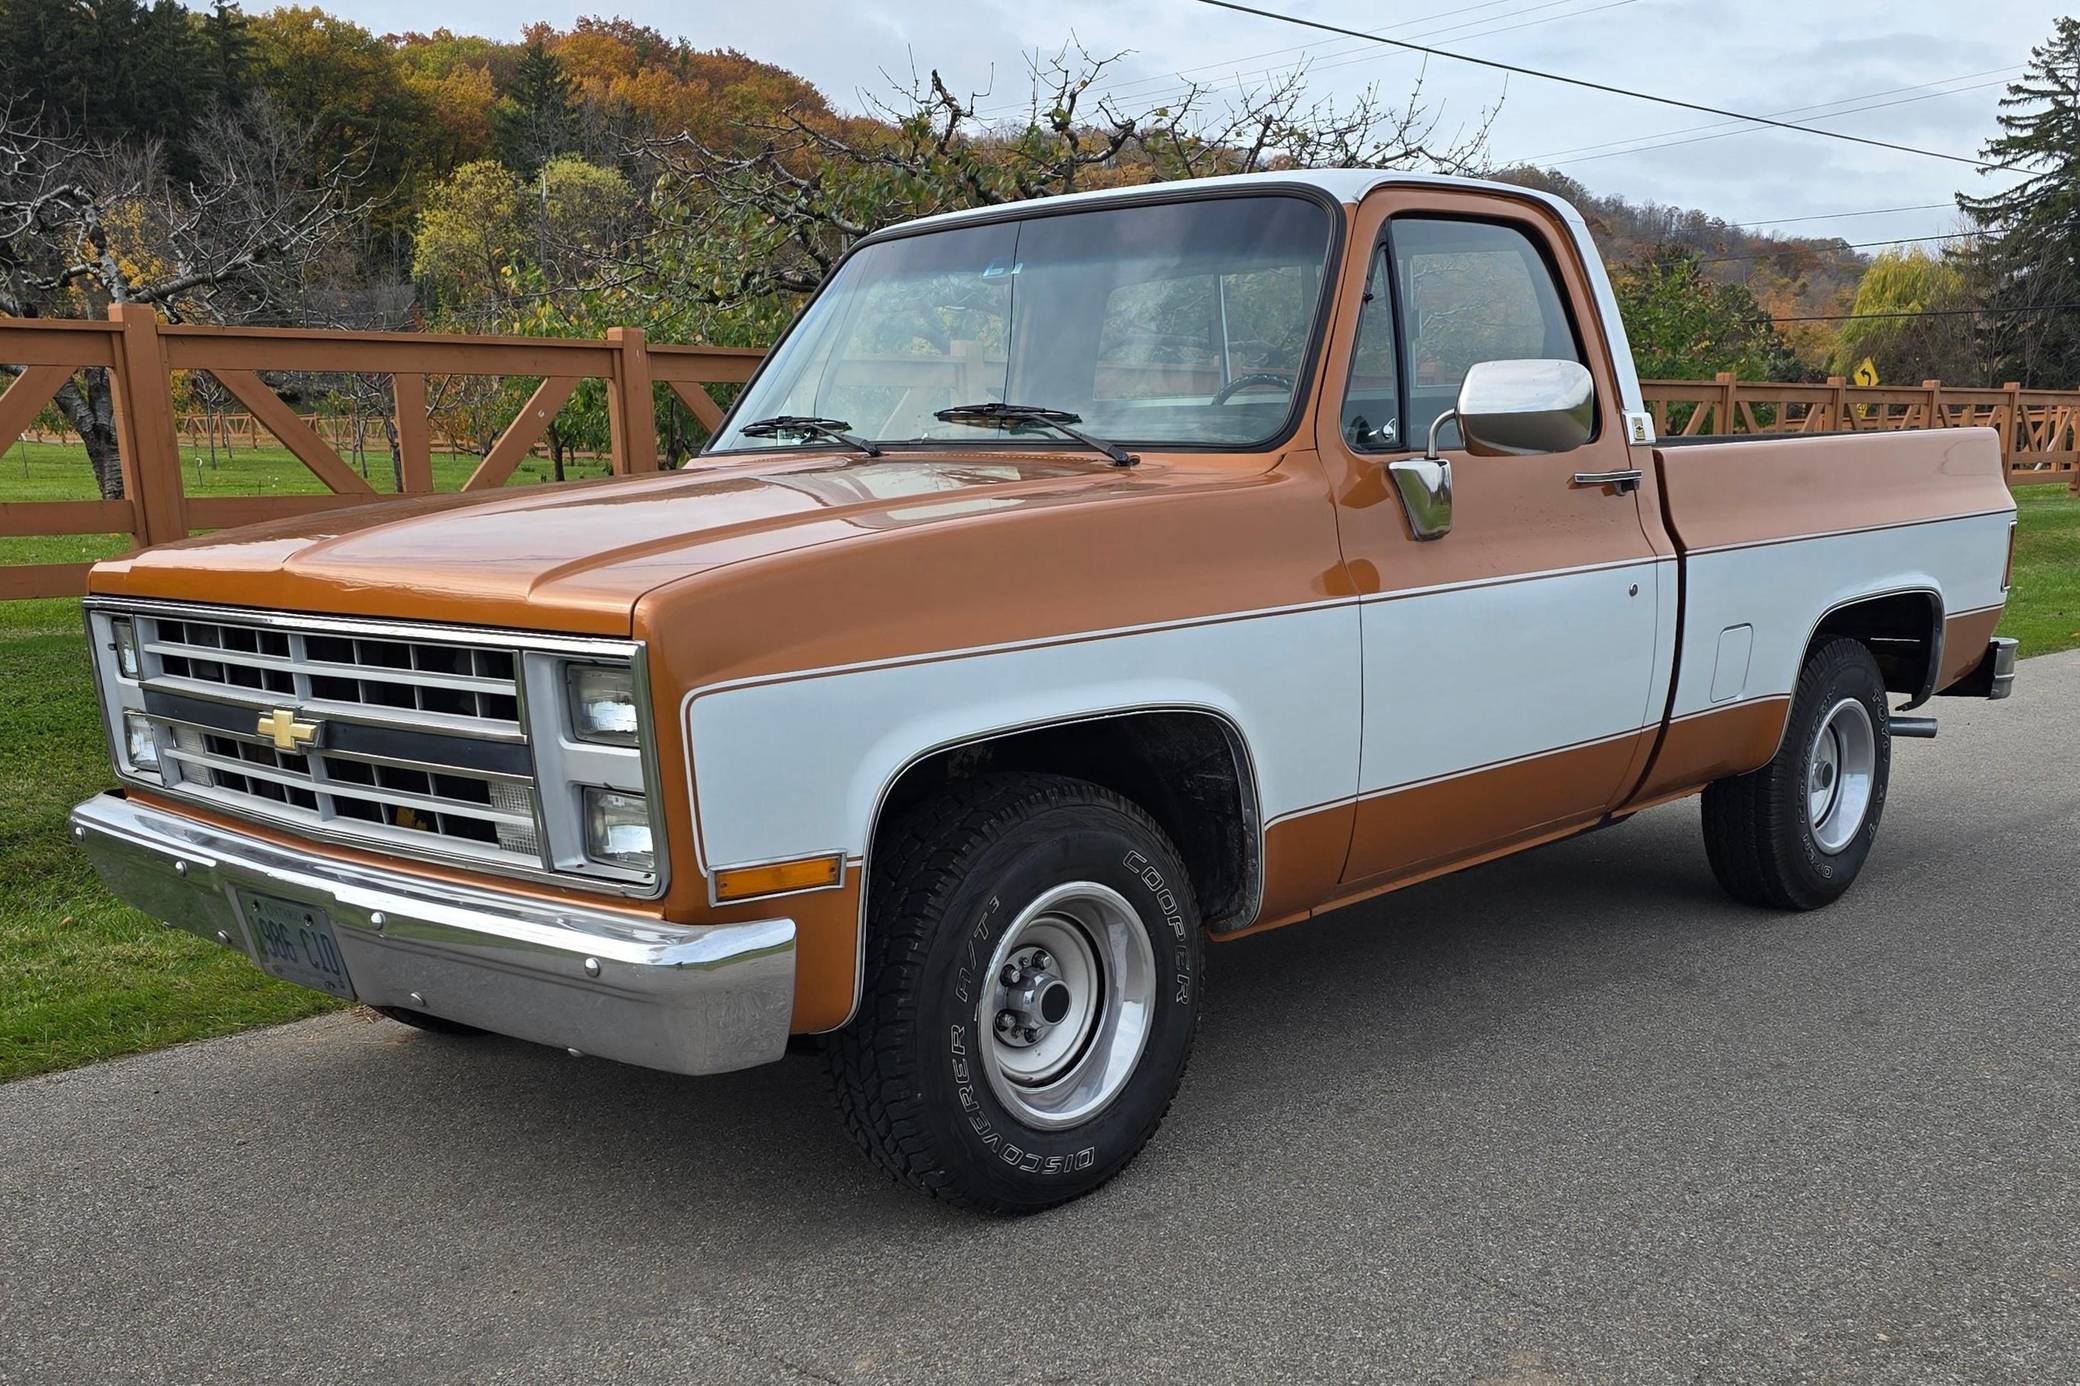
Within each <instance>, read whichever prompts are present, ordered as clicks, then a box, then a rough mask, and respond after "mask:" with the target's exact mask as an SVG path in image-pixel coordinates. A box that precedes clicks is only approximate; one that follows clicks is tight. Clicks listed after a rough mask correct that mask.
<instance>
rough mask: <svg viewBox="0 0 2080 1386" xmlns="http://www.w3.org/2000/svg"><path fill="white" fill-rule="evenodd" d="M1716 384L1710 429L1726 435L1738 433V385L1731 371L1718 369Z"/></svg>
mask: <svg viewBox="0 0 2080 1386" xmlns="http://www.w3.org/2000/svg"><path fill="white" fill-rule="evenodd" d="M1718 386H1719V397H1718V399H1717V400H1716V401H1714V403H1713V405H1712V409H1713V412H1714V415H1715V417H1714V418H1713V419H1712V431H1713V432H1714V433H1722V434H1727V435H1732V434H1735V433H1738V432H1740V415H1739V414H1738V412H1737V411H1738V409H1739V399H1740V397H1739V395H1738V394H1737V393H1736V391H1737V390H1738V389H1739V388H1740V387H1739V386H1738V385H1737V384H1736V383H1735V382H1734V378H1733V372H1732V371H1720V372H1719V378H1718Z"/></svg>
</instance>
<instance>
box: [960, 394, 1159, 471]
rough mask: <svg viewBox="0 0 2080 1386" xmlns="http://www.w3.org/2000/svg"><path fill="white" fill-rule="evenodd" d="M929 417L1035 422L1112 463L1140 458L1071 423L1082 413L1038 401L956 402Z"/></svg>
mask: <svg viewBox="0 0 2080 1386" xmlns="http://www.w3.org/2000/svg"><path fill="white" fill-rule="evenodd" d="M932 417H933V418H935V419H937V420H938V421H939V422H940V423H951V424H974V425H976V426H977V427H981V428H987V427H990V426H992V425H994V426H995V427H997V428H1003V429H1010V430H1014V431H1015V430H1017V429H1019V428H1022V427H1029V426H1031V425H1034V424H1038V425H1040V426H1041V427H1043V428H1051V429H1053V430H1054V431H1055V432H1057V433H1060V434H1063V435H1065V436H1067V437H1070V438H1074V439H1075V440H1076V441H1077V442H1079V443H1081V444H1083V445H1084V446H1085V447H1087V448H1096V449H1097V450H1098V451H1099V452H1102V453H1104V454H1105V455H1106V456H1107V457H1109V458H1111V459H1112V465H1113V466H1115V467H1131V466H1133V465H1134V464H1135V463H1137V462H1139V461H1140V460H1141V459H1140V458H1138V457H1136V456H1135V455H1134V454H1133V453H1131V452H1128V451H1127V450H1126V449H1125V448H1123V447H1121V446H1120V445H1119V444H1118V443H1108V442H1106V441H1105V440H1104V439H1103V438H1093V437H1092V436H1091V435H1090V434H1088V433H1085V432H1084V431H1083V430H1081V429H1079V428H1074V427H1071V425H1073V424H1080V423H1082V422H1083V415H1081V414H1072V413H1070V412H1069V411H1068V410H1066V409H1044V408H1042V407H1041V406H1039V405H1037V404H997V403H988V404H956V405H955V406H954V407H953V408H951V409H941V410H938V411H937V412H936V413H934V414H933V415H932Z"/></svg>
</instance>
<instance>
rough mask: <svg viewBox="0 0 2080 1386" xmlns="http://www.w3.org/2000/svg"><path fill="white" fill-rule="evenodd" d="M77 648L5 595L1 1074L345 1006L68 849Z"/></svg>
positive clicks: (2033, 601) (2027, 515) (2041, 646)
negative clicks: (174, 926)
mask: <svg viewBox="0 0 2080 1386" xmlns="http://www.w3.org/2000/svg"><path fill="white" fill-rule="evenodd" d="M2020 499H2021V504H2022V512H2021V529H2020V537H2019V540H2018V542H2017V545H2016V562H2015V591H2014V597H2013V600H2012V602H2011V603H2010V606H2009V609H2008V619H2007V622H2006V624H2005V625H2004V626H2003V627H2002V630H2003V631H2004V633H2006V634H2010V635H2015V636H2019V637H2020V638H2021V640H2022V644H2023V652H2024V653H2025V654H2042V653H2045V652H2047V651H2050V650H2059V649H2067V648H2070V647H2073V646H2076V645H2080V500H2075V499H2073V498H2072V497H2070V496H2067V495H2066V494H2065V492H2064V490H2063V488H2058V487H2035V488H2031V489H2030V490H2028V491H2025V492H2023V493H2022V494H2021V497H2020ZM44 542H57V541H44ZM90 556H91V555H90ZM82 643H83V642H82V640H81V635H80V610H79V603H78V602H76V601H43V602H11V603H9V602H0V688H5V689H6V690H7V694H8V696H7V697H6V698H5V699H4V700H0V1080H5V1079H8V1078H19V1077H23V1076H25V1075H28V1074H31V1073H42V1072H47V1071H50V1070H53V1069H60V1068H68V1067H71V1066H73V1065H76V1064H83V1063H89V1062H92V1061H94V1060H97V1059H105V1058H110V1057H113V1056H115V1055H118V1054H128V1053H134V1052H136V1051H138V1050H143V1049H153V1048H158V1047H160V1046H162V1045H168V1044H174V1043H177V1042H179V1041H181V1040H187V1039H197V1038H201V1037H203V1036H206V1035H217V1034H223V1033H226V1032H228V1031H232V1030H238V1029H244V1028H246V1027H248V1026H253V1025H264V1024H268V1023H270V1022H274V1021H282V1020H293V1019H296V1018H298V1017H300V1016H306V1015H311V1014H315V1013H316V1012H319V1011H323V1010H328V1009H331V1008H332V1007H334V1006H336V1005H338V1004H339V1003H338V1002H335V1001H333V1000H332V999H331V998H330V997H326V996H322V995H319V994H318V993H316V992H309V991H303V990H301V989H299V988H296V987H291V986H287V985H285V984H283V983H279V982H275V981H272V980H270V979H268V978H267V977H265V976H263V975H262V974H261V973H260V972H259V971H258V970H257V969H255V968H254V967H252V966H251V965H250V964H249V963H247V962H246V961H245V960H244V959H243V958H242V957H240V956H239V955H236V954H233V953H231V952H229V951H227V950H225V949H223V948H219V947H217V946H215V945H213V944H208V943H204V942H202V941H201V940H199V939H196V938H194V937H193V936H191V935H188V934H184V933H180V932H177V931H175V930H171V929H163V928H161V927H159V926H158V925H157V924H154V923H153V922H152V921H151V920H148V919H146V918H145V917H144V916H143V915H140V914H138V913H137V912H136V911H134V910H130V909H127V908H125V907H124V906H122V905H119V904H117V903H116V902H115V901H114V900H112V899H111V898H110V897H109V896H108V894H107V893H106V892H105V891H103V890H102V888H101V886H100V884H99V882H98V881H96V880H95V878H94V875H93V873H92V872H91V871H90V870H89V869H88V868H87V865H86V863H85V861H84V860H82V859H81V858H80V856H79V854H78V853H77V852H75V851H74V850H73V849H72V846H71V842H70V839H69V838H68V837H67V836H66V833H65V813H66V810H67V809H69V808H70V807H71V806H72V805H73V804H74V803H76V802H77V801H79V800H81V799H84V798H85V797H87V795H89V794H91V793H93V792H94V791H95V790H97V789H101V788H103V787H105V786H107V785H108V784H109V783H110V782H111V777H110V774H109V770H108V759H107V757H108V752H107V750H106V748H105V745H104V742H103V735H102V731H101V726H100V714H99V713H98V712H97V711H96V709H95V705H94V695H93V692H92V689H91V687H90V686H89V684H88V681H87V670H86V655H85V651H84V650H83V649H82ZM2025 677H2026V675H2025Z"/></svg>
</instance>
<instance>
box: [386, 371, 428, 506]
mask: <svg viewBox="0 0 2080 1386" xmlns="http://www.w3.org/2000/svg"><path fill="white" fill-rule="evenodd" d="M390 395H391V400H392V404H393V407H394V408H395V409H396V411H397V419H396V423H397V456H398V462H399V470H401V471H402V472H403V473H404V477H403V482H404V484H403V488H402V489H403V490H404V492H405V494H406V495H414V496H416V495H424V494H425V493H426V492H428V491H431V490H432V489H433V444H432V441H431V439H430V438H429V437H428V434H427V428H426V377H425V376H423V375H393V376H391V377H390Z"/></svg>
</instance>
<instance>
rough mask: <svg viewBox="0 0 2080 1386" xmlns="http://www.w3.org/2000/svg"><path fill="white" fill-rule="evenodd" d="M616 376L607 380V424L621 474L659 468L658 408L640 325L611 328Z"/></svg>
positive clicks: (608, 335)
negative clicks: (653, 394) (653, 396)
mask: <svg viewBox="0 0 2080 1386" xmlns="http://www.w3.org/2000/svg"><path fill="white" fill-rule="evenodd" d="M607 341H608V343H609V344H610V345H611V346H613V347H614V375H613V378H612V379H611V380H609V381H608V382H607V426H608V428H609V429H610V430H611V433H612V438H613V448H614V458H613V468H614V473H615V475H617V476H628V475H630V474H631V473H635V472H654V471H656V470H657V411H656V408H655V406H654V405H653V404H652V402H651V398H650V395H651V390H650V349H649V347H648V346H647V345H646V344H645V343H644V341H643V329H642V328H640V327H610V328H608V329H607Z"/></svg>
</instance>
